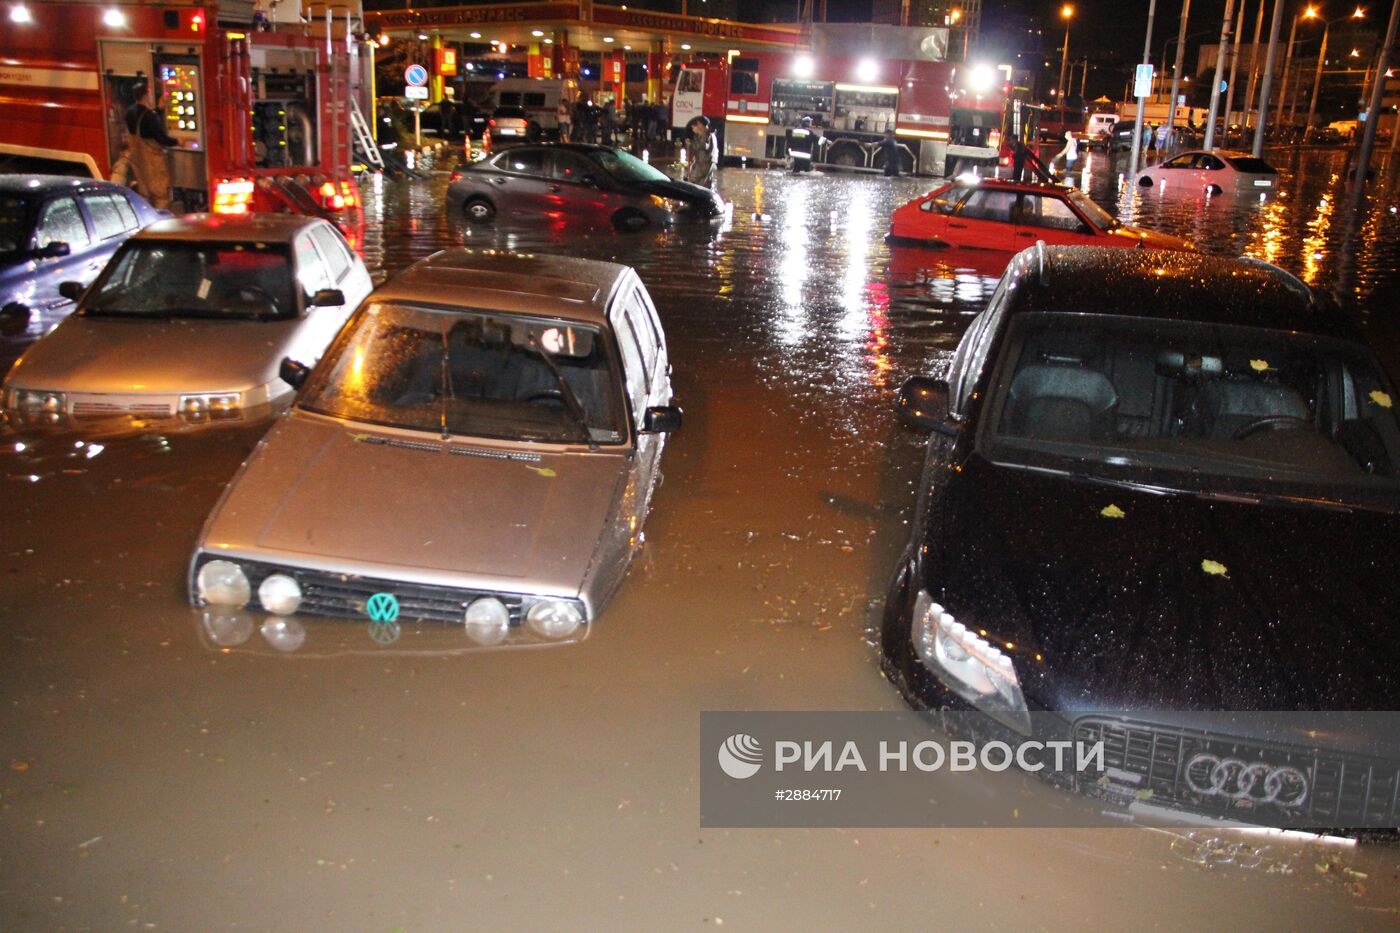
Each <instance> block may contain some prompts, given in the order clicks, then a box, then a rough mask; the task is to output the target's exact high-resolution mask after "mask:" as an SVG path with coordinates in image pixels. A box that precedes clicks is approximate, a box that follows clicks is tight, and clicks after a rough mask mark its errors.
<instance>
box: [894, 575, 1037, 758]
mask: <svg viewBox="0 0 1400 933" xmlns="http://www.w3.org/2000/svg"><path fill="white" fill-rule="evenodd" d="M910 635H911V637H912V640H913V642H914V651H915V653H917V654H918V656H919V660H921V661H923V663H924V667H926V668H928V670H929V671H930V673H932V674H933V675H934V676H935V677H937V678H938V679H939V680H940V681H942V682H943V683H944V684H945V685H946V686H947V687H948V688H949V689H950V690H952V691H953V692H954V693H956V694H957V695H958V696H960V697H962V698H963V699H964V700H966V701H967V702H969V703H971V704H972V705H973V706H975V707H977V708H978V709H980V710H981V711H982V712H984V713H986V714H987V715H989V716H991V717H992V718H993V719H996V720H997V721H998V722H1001V723H1003V724H1005V725H1007V726H1010V727H1011V728H1013V729H1016V730H1018V731H1019V732H1022V733H1024V734H1027V735H1029V734H1030V731H1031V720H1030V714H1029V712H1028V711H1027V710H1026V699H1025V697H1024V696H1022V695H1021V682H1020V681H1019V680H1018V679H1017V677H1016V665H1015V663H1014V662H1013V661H1012V660H1011V656H1010V655H1007V654H1005V653H1004V652H1002V650H1001V649H1000V648H997V647H995V646H994V645H992V643H991V642H989V641H987V639H985V638H983V637H982V636H980V635H978V634H977V633H976V632H974V631H973V630H972V629H970V628H968V627H967V626H966V625H963V624H962V623H961V622H959V621H957V620H956V619H954V618H953V617H952V615H950V614H949V613H947V612H944V611H943V607H942V606H940V605H938V603H936V602H934V601H933V599H932V597H930V596H929V594H928V593H927V592H926V591H924V590H920V591H919V595H918V598H917V599H915V600H914V621H913V624H912V626H911V627H910Z"/></svg>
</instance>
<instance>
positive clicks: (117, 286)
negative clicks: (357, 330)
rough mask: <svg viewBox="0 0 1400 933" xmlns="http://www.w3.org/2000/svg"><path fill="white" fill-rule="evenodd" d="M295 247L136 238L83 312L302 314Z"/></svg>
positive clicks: (251, 316)
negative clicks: (295, 275)
mask: <svg viewBox="0 0 1400 933" xmlns="http://www.w3.org/2000/svg"><path fill="white" fill-rule="evenodd" d="M294 296H295V292H294V290H293V285H292V268H291V262H290V260H289V258H288V251H287V247H286V246H285V245H283V244H279V243H259V242H247V243H201V242H181V241H176V240H131V241H128V242H127V243H126V245H125V246H123V247H122V249H121V251H120V252H119V253H118V254H117V256H116V258H115V259H113V260H112V262H111V265H109V266H108V268H107V270H106V272H104V273H103V275H102V277H101V278H99V279H98V280H97V284H96V285H95V286H94V287H93V289H92V293H91V294H90V295H88V296H87V297H86V299H85V300H84V301H83V306H82V309H81V311H80V312H79V313H80V314H83V315H85V316H89V317H149V318H221V319H256V320H273V319H288V318H293V317H296V315H297V302H296V298H295V297H294Z"/></svg>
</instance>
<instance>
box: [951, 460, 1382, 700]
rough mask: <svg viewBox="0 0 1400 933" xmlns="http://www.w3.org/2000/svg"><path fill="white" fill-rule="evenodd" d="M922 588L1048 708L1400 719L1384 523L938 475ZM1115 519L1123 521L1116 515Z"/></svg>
mask: <svg viewBox="0 0 1400 933" xmlns="http://www.w3.org/2000/svg"><path fill="white" fill-rule="evenodd" d="M948 492H949V495H948V496H947V498H946V499H945V500H944V501H945V502H946V505H945V506H944V507H943V509H942V510H941V511H939V512H936V513H935V514H936V515H937V516H938V519H937V520H936V521H935V522H934V523H933V524H932V525H931V531H930V538H931V545H932V547H931V548H930V553H929V555H928V557H927V558H925V564H924V566H925V574H924V578H925V584H926V588H928V589H929V592H930V594H931V595H933V597H934V600H935V601H937V602H940V603H942V604H943V605H944V607H945V608H946V609H947V610H948V611H949V612H951V613H953V614H954V615H955V616H959V617H960V618H961V621H963V622H964V623H966V624H968V625H969V626H971V627H974V628H979V629H986V630H987V631H988V632H989V633H990V635H991V637H994V638H995V639H996V640H997V641H998V642H999V643H1005V642H1010V643H1011V644H1012V645H1014V646H1015V647H1014V648H1012V649H1009V651H1008V653H1010V654H1012V656H1013V658H1014V660H1015V663H1016V665H1017V670H1018V672H1019V674H1020V677H1021V680H1022V686H1023V688H1024V690H1025V693H1026V695H1027V698H1028V699H1029V700H1032V702H1034V703H1037V704H1039V705H1043V706H1048V707H1052V708H1061V709H1074V710H1088V709H1094V708H1098V709H1113V708H1118V709H1143V708H1154V707H1155V708H1160V709H1169V708H1176V709H1232V710H1292V709H1303V710H1324V709H1333V710H1347V709H1352V710H1355V709H1373V710H1389V709H1397V708H1400V680H1397V678H1396V675H1395V671H1396V662H1397V660H1400V651H1397V649H1396V642H1395V625H1396V619H1397V618H1400V573H1397V570H1396V567H1395V562H1394V559H1393V558H1394V554H1395V546H1394V542H1395V540H1396V536H1397V534H1400V519H1397V516H1395V515H1393V514H1386V513H1379V512H1367V511H1360V510H1357V511H1351V512H1348V511H1344V510H1340V509H1331V508H1325V507H1320V506H1300V505H1292V504H1249V503H1244V502H1227V501H1220V500H1218V499H1206V498H1202V497H1198V496H1191V495H1178V494H1169V495H1164V494H1159V493H1151V492H1146V491H1140V490H1133V489H1128V488H1124V487H1121V486H1110V485H1105V484H1100V483H1093V482H1088V481H1077V480H1071V479H1068V478H1064V477H1060V476H1053V475H1047V474H1041V473H1037V472H1031V471H1026V470H1020V469H1015V468H1009V467H999V466H994V465H992V464H989V463H988V462H986V461H985V460H983V459H982V458H981V457H979V456H973V457H971V458H969V460H968V461H967V462H966V463H965V464H964V465H963V468H962V469H961V471H955V472H953V473H952V478H951V480H950V481H949V489H948ZM1119 513H1121V517H1116V516H1118V514H1119Z"/></svg>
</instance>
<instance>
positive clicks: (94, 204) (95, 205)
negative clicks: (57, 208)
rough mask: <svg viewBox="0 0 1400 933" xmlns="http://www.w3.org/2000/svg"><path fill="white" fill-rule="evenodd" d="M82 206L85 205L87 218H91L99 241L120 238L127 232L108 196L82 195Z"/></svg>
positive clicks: (118, 212) (119, 213)
mask: <svg viewBox="0 0 1400 933" xmlns="http://www.w3.org/2000/svg"><path fill="white" fill-rule="evenodd" d="M122 200H126V199H125V198H123V199H122ZM83 204H85V205H87V209H88V216H89V217H91V218H92V223H93V226H95V227H96V228H97V238H98V239H99V240H108V239H111V238H112V237H114V236H121V235H122V234H123V233H125V232H126V231H127V229H128V227H127V225H126V222H125V221H124V220H123V219H122V215H121V212H120V211H118V210H117V205H116V204H114V203H112V196H111V195H110V194H85V195H83Z"/></svg>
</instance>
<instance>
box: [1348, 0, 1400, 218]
mask: <svg viewBox="0 0 1400 933" xmlns="http://www.w3.org/2000/svg"><path fill="white" fill-rule="evenodd" d="M1397 24H1400V3H1395V4H1393V5H1392V6H1391V8H1390V25H1389V26H1387V27H1386V30H1385V42H1383V43H1381V56H1380V59H1379V60H1378V61H1377V62H1376V78H1375V83H1374V84H1372V85H1371V100H1370V103H1369V105H1368V106H1367V108H1366V128H1365V129H1364V130H1362V131H1361V145H1360V146H1358V147H1357V148H1356V175H1355V176H1354V177H1353V178H1352V180H1351V209H1352V212H1353V213H1355V212H1357V211H1360V210H1361V202H1362V201H1364V200H1365V198H1366V173H1367V172H1368V171H1369V170H1370V168H1371V150H1372V148H1374V146H1375V145H1376V124H1377V123H1378V122H1380V115H1381V103H1382V102H1383V101H1384V100H1385V73H1386V70H1387V69H1388V68H1389V67H1390V50H1391V48H1392V47H1394V45H1395V31H1396V26H1397ZM1397 131H1400V126H1397V127H1396V128H1395V130H1392V132H1391V147H1392V149H1393V147H1394V145H1395V142H1394V139H1395V136H1397V135H1400V132H1397Z"/></svg>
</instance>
